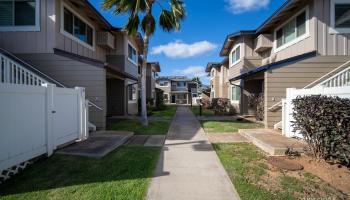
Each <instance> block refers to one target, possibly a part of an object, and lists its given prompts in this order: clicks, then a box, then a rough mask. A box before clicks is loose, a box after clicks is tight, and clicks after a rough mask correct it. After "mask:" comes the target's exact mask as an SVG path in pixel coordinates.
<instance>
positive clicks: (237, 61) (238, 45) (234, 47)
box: [229, 43, 243, 67]
mask: <svg viewBox="0 0 350 200" xmlns="http://www.w3.org/2000/svg"><path fill="white" fill-rule="evenodd" d="M242 46H243V45H242V44H241V43H239V44H236V45H235V46H233V48H232V49H231V51H230V58H229V60H230V63H231V65H230V67H233V66H234V65H237V64H238V63H239V62H241V60H242V57H243V54H242V52H243V49H242ZM238 47H240V50H239V54H240V55H239V59H238V60H236V61H235V62H232V53H233V52H234V51H235V50H237V48H238Z"/></svg>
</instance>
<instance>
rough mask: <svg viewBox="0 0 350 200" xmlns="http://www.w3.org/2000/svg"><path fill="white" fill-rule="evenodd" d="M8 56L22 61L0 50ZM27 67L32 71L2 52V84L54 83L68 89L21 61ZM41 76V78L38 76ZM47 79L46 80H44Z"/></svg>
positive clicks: (0, 78)
mask: <svg viewBox="0 0 350 200" xmlns="http://www.w3.org/2000/svg"><path fill="white" fill-rule="evenodd" d="M0 50H1V51H3V52H5V53H6V54H8V55H11V56H12V57H14V58H15V59H17V60H21V59H20V58H18V57H16V56H15V55H13V54H12V53H10V52H8V51H6V50H4V49H0ZM21 62H23V63H24V64H25V65H27V66H28V67H29V68H30V69H31V70H33V71H35V72H33V71H31V70H28V69H27V67H23V66H22V65H21V64H19V63H18V62H16V61H14V59H11V58H9V57H8V56H6V55H4V54H3V53H1V52H0V83H10V84H22V85H31V86H42V85H43V84H46V83H54V84H56V85H58V86H60V87H63V88H66V87H65V86H64V85H63V84H62V83H60V82H58V81H57V80H55V79H53V78H51V77H49V76H47V75H46V74H43V73H42V72H40V71H39V70H37V69H36V68H35V67H33V66H31V65H30V64H28V63H26V62H24V61H22V60H21ZM37 74H40V75H41V76H38V75H37ZM43 77H45V78H43ZM89 105H90V106H93V107H95V108H96V109H98V110H101V111H102V110H103V109H102V108H101V107H99V106H97V105H96V104H95V103H93V102H91V101H89Z"/></svg>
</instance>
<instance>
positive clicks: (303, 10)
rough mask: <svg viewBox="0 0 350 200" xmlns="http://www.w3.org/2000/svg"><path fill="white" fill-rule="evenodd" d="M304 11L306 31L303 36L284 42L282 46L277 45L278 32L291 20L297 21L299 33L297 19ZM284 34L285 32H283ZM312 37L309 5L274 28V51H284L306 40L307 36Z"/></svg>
mask: <svg viewBox="0 0 350 200" xmlns="http://www.w3.org/2000/svg"><path fill="white" fill-rule="evenodd" d="M303 12H305V33H304V34H303V35H301V36H299V37H298V36H297V37H296V38H294V39H293V40H291V41H289V42H287V43H284V44H282V45H281V46H280V47H277V32H278V31H279V30H280V29H282V28H283V27H284V26H285V25H287V24H288V23H290V22H291V21H293V20H294V21H295V34H297V29H296V20H297V17H298V16H299V15H300V14H302V13H303ZM283 34H284V33H283ZM309 37H310V9H309V6H305V7H304V8H303V9H301V10H300V11H299V12H297V13H296V14H294V15H293V16H292V17H291V18H290V19H289V20H287V21H286V22H284V23H283V24H281V25H280V26H278V27H277V28H276V29H275V30H274V42H273V43H274V44H273V46H274V53H277V52H279V51H282V50H284V49H286V48H288V47H290V46H292V45H294V44H297V43H299V42H300V41H303V40H305V39H306V38H309Z"/></svg>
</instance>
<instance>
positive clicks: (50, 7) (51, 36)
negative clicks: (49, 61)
mask: <svg viewBox="0 0 350 200" xmlns="http://www.w3.org/2000/svg"><path fill="white" fill-rule="evenodd" d="M43 13H45V14H43ZM55 13H56V7H55V1H52V0H51V1H47V0H41V1H40V31H31V32H29V31H16V32H1V31H0V47H1V48H4V49H6V50H8V51H11V52H12V53H53V48H54V46H55V22H54V20H52V19H51V18H49V17H47V16H55Z"/></svg>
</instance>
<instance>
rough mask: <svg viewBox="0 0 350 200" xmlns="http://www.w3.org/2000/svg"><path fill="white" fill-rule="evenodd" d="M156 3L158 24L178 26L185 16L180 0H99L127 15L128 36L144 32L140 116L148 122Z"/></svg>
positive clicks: (105, 7) (171, 28)
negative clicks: (150, 50) (148, 71)
mask: <svg viewBox="0 0 350 200" xmlns="http://www.w3.org/2000/svg"><path fill="white" fill-rule="evenodd" d="M155 6H157V7H158V8H159V9H160V15H159V18H158V24H159V26H160V27H161V28H162V29H163V30H165V31H167V32H170V31H173V30H179V29H180V28H181V24H180V23H181V21H182V20H183V19H184V18H185V5H184V2H183V1H182V0H102V7H103V9H104V10H113V13H114V14H116V15H120V14H127V15H128V16H129V18H128V20H127V23H126V24H125V26H124V29H125V31H127V33H128V34H129V35H131V36H135V35H137V34H138V33H139V31H140V29H141V31H142V33H143V63H142V74H141V119H142V124H143V125H145V126H147V125H148V120H147V108H146V76H145V74H146V66H147V57H148V48H149V40H150V37H151V36H152V35H153V34H154V32H155V30H156V26H157V25H156V24H157V22H156V19H155V17H154V12H155V9H154V7H155Z"/></svg>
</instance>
